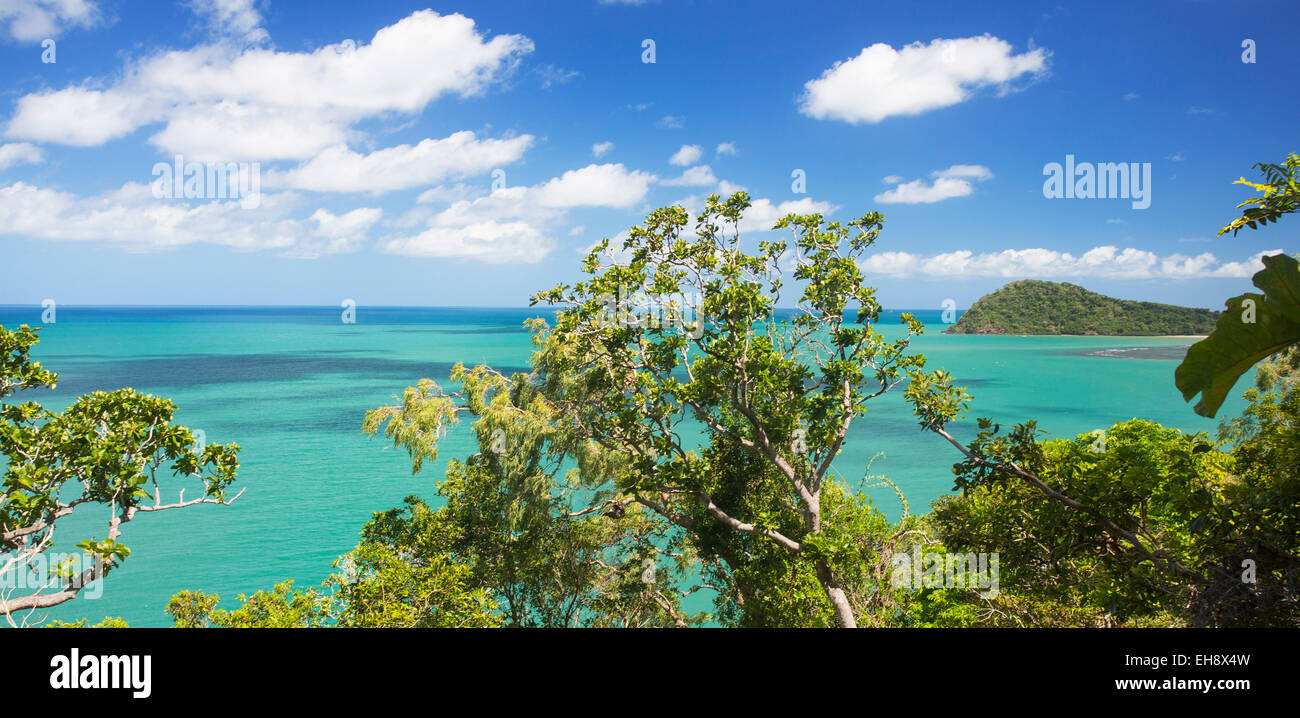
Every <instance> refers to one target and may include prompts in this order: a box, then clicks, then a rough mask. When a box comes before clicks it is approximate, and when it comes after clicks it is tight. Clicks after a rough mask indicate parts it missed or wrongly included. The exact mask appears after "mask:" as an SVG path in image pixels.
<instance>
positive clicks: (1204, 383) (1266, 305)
mask: <svg viewBox="0 0 1300 718" xmlns="http://www.w3.org/2000/svg"><path fill="white" fill-rule="evenodd" d="M1263 262H1264V269H1263V270H1262V271H1260V272H1258V273H1256V274H1255V276H1254V277H1253V278H1252V279H1251V281H1252V282H1254V284H1255V286H1256V287H1259V288H1260V289H1262V290H1264V294H1262V295H1260V294H1243V295H1241V296H1240V297H1233V298H1232V299H1229V300H1228V301H1227V305H1228V310H1227V311H1226V312H1224V313H1223V315H1222V316H1220V317H1219V322H1218V324H1217V326H1215V328H1214V331H1213V332H1211V333H1210V335H1209V336H1208V337H1206V338H1205V339H1202V340H1201V341H1199V342H1197V343H1196V344H1193V345H1192V346H1191V348H1190V349H1188V350H1187V356H1186V357H1185V358H1184V359H1183V363H1182V364H1179V365H1178V369H1177V370H1176V371H1175V372H1174V383H1175V384H1176V385H1177V386H1178V389H1179V391H1181V392H1182V393H1183V399H1184V400H1185V401H1191V399H1192V397H1194V396H1196V395H1197V394H1200V395H1201V401H1200V402H1198V403H1197V404H1196V407H1195V411H1196V413H1197V414H1200V415H1201V416H1207V417H1213V416H1214V415H1215V413H1216V412H1218V410H1219V407H1220V406H1222V405H1223V400H1224V399H1225V398H1226V397H1227V396H1228V392H1229V391H1230V390H1231V389H1232V387H1233V385H1234V384H1236V383H1237V380H1238V379H1239V378H1241V375H1242V374H1245V373H1246V372H1247V371H1249V370H1250V368H1251V367H1253V366H1254V365H1255V364H1256V363H1257V362H1259V361H1261V360H1263V359H1267V358H1268V357H1270V356H1272V355H1273V354H1275V353H1277V352H1279V351H1282V350H1283V349H1285V348H1287V347H1289V346H1291V345H1293V344H1297V343H1300V265H1298V264H1297V262H1296V260H1295V258H1293V257H1288V256H1287V255H1285V254H1279V255H1275V256H1272V257H1264V258H1263ZM1248 302H1249V303H1248ZM1252 319H1253V321H1251V320H1252Z"/></svg>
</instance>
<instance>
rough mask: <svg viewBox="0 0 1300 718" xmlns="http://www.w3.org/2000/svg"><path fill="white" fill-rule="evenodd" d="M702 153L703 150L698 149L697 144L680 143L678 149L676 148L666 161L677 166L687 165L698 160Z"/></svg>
mask: <svg viewBox="0 0 1300 718" xmlns="http://www.w3.org/2000/svg"><path fill="white" fill-rule="evenodd" d="M702 154H704V151H703V150H702V149H700V146H699V145H682V148H681V149H680V150H677V152H675V153H673V156H672V157H669V158H668V163H669V164H674V165H677V166H678V167H688V166H690V165H693V164H695V163H696V162H699V161H700V155H702Z"/></svg>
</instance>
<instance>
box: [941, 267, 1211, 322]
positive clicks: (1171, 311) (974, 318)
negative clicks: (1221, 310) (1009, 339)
mask: <svg viewBox="0 0 1300 718" xmlns="http://www.w3.org/2000/svg"><path fill="white" fill-rule="evenodd" d="M1217 316H1218V313H1217V312H1213V311H1210V310H1208V309H1195V308H1192V307H1176V306H1173V305H1170V304H1156V303H1154V302H1134V301H1129V300H1125V299H1114V298H1112V297H1107V296H1105V295H1104V294H1097V293H1096V292H1090V291H1088V290H1086V289H1084V288H1083V287H1079V286H1076V285H1073V284H1067V283H1064V282H1044V281H1040V280H1036V279H1022V280H1020V281H1017V282H1012V283H1010V284H1008V285H1006V286H1004V287H1002V288H1001V289H999V290H997V291H996V292H993V293H992V294H986V295H985V296H983V297H980V298H979V299H978V300H976V302H975V303H974V304H972V305H971V307H970V309H968V310H966V312H965V313H964V314H962V316H961V318H960V319H958V320H957V322H956V323H955V324H953V325H952V326H951V327H949V328H948V329H947V330H946V332H947V333H948V334H1099V335H1106V336H1150V335H1164V334H1205V333H1207V332H1209V331H1210V330H1211V329H1213V328H1214V321H1215V318H1216V317H1217Z"/></svg>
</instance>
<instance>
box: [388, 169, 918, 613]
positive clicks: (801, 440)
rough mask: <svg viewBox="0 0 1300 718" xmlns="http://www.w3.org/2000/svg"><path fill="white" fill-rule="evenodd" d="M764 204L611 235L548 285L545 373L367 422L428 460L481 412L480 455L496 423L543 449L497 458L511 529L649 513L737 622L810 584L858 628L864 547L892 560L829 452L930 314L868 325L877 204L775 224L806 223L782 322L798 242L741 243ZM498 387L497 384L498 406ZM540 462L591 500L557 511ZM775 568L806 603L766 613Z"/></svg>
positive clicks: (896, 378)
mask: <svg viewBox="0 0 1300 718" xmlns="http://www.w3.org/2000/svg"><path fill="white" fill-rule="evenodd" d="M749 206H750V203H749V197H748V195H746V194H745V193H743V192H741V193H736V194H734V195H732V196H731V197H730V198H729V199H727V200H725V201H723V200H721V199H720V198H719V197H718V196H716V195H714V196H711V197H709V198H708V200H707V204H706V206H705V208H704V211H703V212H702V213H700V214H699V215H698V216H697V217H696V221H695V223H694V227H693V230H692V229H691V228H688V223H689V220H690V218H689V216H688V215H687V213H686V211H685V210H683V209H682V208H680V207H667V208H663V209H659V210H656V211H654V212H652V213H651V214H650V215H649V216H648V217H647V219H646V221H645V222H644V223H643V224H642V225H641V226H638V227H634V228H632V230H631V231H630V232H629V236H628V239H627V241H626V242H625V243H624V245H623V247H622V248H621V251H620V252H618V255H619V256H617V257H616V256H615V255H614V253H611V252H609V241H608V240H606V241H605V243H604V244H603V245H602V246H601V247H600V248H598V249H597V250H595V251H593V252H592V253H591V254H590V255H588V256H587V258H586V259H585V261H584V263H583V268H584V271H585V272H586V273H587V274H589V275H591V278H590V279H588V280H587V281H583V282H579V283H577V284H575V285H572V286H565V285H561V286H558V287H556V288H554V289H552V290H549V291H546V292H542V293H539V294H537V295H536V296H535V297H534V300H533V302H534V304H537V303H548V304H552V305H558V306H560V307H561V309H560V310H559V311H558V312H557V314H556V319H555V326H554V327H553V328H552V327H551V326H549V325H548V324H547V323H546V322H544V321H542V320H536V321H534V322H533V323H532V324H531V326H532V329H533V331H534V341H535V343H536V345H537V347H538V349H537V351H536V353H535V354H534V357H533V371H532V372H531V373H530V374H528V375H516V376H514V377H511V378H509V379H506V378H505V377H501V376H500V375H496V374H495V373H494V372H492V370H490V369H489V368H487V367H479V368H476V369H474V370H472V371H469V372H465V371H460V373H459V375H458V376H457V377H453V378H454V379H457V380H461V381H463V382H464V383H465V390H464V392H463V393H446V392H443V391H442V390H441V389H439V388H437V387H436V385H433V384H432V383H422V384H421V385H420V386H419V387H412V388H410V389H408V390H407V393H406V395H405V397H404V400H403V402H402V404H401V405H400V406H398V407H387V408H383V409H381V410H379V411H380V412H381V413H380V414H376V415H372V416H371V417H369V418H368V420H367V429H368V430H370V431H374V430H376V429H377V428H378V426H379V423H380V422H381V421H382V422H387V423H386V424H385V433H386V435H387V436H389V437H390V438H392V439H393V440H394V441H395V442H396V443H397V444H398V445H400V446H404V447H406V448H407V450H408V451H410V452H411V454H412V458H413V462H414V463H415V467H416V468H417V469H418V467H419V464H420V462H421V461H423V460H424V459H426V458H430V457H432V456H434V455H436V453H435V452H436V446H437V443H438V440H439V439H440V438H441V435H442V429H443V428H444V427H445V425H446V424H447V423H448V422H450V421H451V420H452V419H453V417H454V416H456V415H457V414H458V413H460V412H463V411H467V412H470V413H472V414H474V415H476V416H478V417H480V418H479V419H478V421H477V422H476V425H475V430H476V431H477V432H478V433H479V443H480V447H488V446H490V441H489V440H490V436H491V432H493V431H497V430H499V431H501V432H502V437H504V438H505V439H506V440H508V441H514V440H515V439H516V438H518V439H522V442H523V445H524V446H525V447H530V446H531V447H534V448H533V449H529V450H526V451H524V452H523V453H522V454H519V455H513V454H512V455H511V456H512V457H513V458H511V459H507V462H509V461H514V462H516V465H515V466H514V467H513V468H505V469H501V470H497V469H491V471H494V472H496V474H497V475H498V476H499V477H500V479H501V480H505V481H508V482H513V483H514V484H516V485H517V486H516V488H513V489H512V490H511V491H509V492H507V496H508V497H509V500H510V502H511V506H513V507H516V508H515V509H514V511H515V513H514V514H513V515H512V518H511V521H523V520H524V519H523V517H525V516H527V515H528V508H527V507H528V506H540V507H542V508H541V510H540V511H539V512H538V513H537V516H538V517H539V518H538V520H539V521H541V523H542V524H543V525H550V524H551V522H554V521H555V520H556V518H557V516H559V515H561V514H560V512H561V511H563V514H565V515H568V514H573V515H588V514H592V513H596V512H599V513H602V514H604V515H605V516H606V517H609V518H611V519H615V520H620V521H626V520H627V517H629V516H633V517H637V518H640V517H642V516H650V517H652V518H653V520H654V521H655V522H657V524H658V525H659V528H655V529H653V530H656V531H658V532H659V534H660V536H661V538H660V539H658V540H656V539H653V538H650V537H649V536H648V535H647V537H646V539H644V541H647V542H649V543H650V544H652V545H653V546H654V548H655V550H656V551H657V552H659V553H660V554H661V555H662V554H668V555H670V556H672V557H673V558H675V559H677V560H679V561H680V562H683V563H684V564H688V563H693V564H695V565H697V566H701V567H702V568H703V570H704V573H705V575H706V577H711V578H712V579H714V580H715V582H716V583H717V584H722V585H713V584H710V586H711V587H712V588H715V589H718V590H720V591H723V592H724V593H725V595H726V598H725V599H724V600H723V604H724V605H727V604H728V603H729V602H732V601H734V603H731V604H730V605H731V610H732V613H733V614H735V615H737V616H738V615H739V613H744V612H748V611H749V610H750V608H751V606H752V607H753V610H754V612H753V613H749V616H750V617H751V618H753V619H754V620H755V623H759V624H766V623H768V622H769V621H770V620H771V619H772V615H771V614H772V612H773V611H775V612H776V613H779V614H783V615H784V616H785V617H787V618H788V615H787V614H788V612H789V611H790V610H792V607H793V606H796V605H798V604H799V601H801V600H805V599H807V598H808V594H807V588H808V587H815V588H816V592H817V593H819V594H820V596H821V599H820V600H822V601H824V603H821V604H820V605H821V606H824V607H826V608H827V609H829V614H830V616H832V617H833V621H834V623H835V624H836V625H841V626H856V625H857V624H858V622H859V616H858V613H860V611H861V605H859V607H858V608H857V609H855V600H854V598H855V597H861V596H864V595H867V594H870V593H871V590H872V588H871V587H870V586H860V585H858V584H857V583H856V581H857V579H858V578H859V577H860V575H861V572H860V571H859V570H858V569H857V568H855V567H860V566H862V565H865V564H863V562H862V558H863V556H864V553H863V552H867V554H870V555H872V556H876V557H877V558H878V555H877V554H878V553H879V549H880V538H881V537H882V536H884V535H887V534H888V531H886V530H885V527H886V524H885V523H884V521H883V518H881V517H880V516H879V514H878V513H872V511H873V510H872V509H871V508H870V507H869V505H867V504H864V503H863V501H862V500H861V499H860V497H857V496H856V495H855V494H854V493H853V492H852V491H851V490H850V489H848V488H847V486H846V485H835V486H834V487H833V488H832V484H834V482H836V481H837V475H836V474H835V473H834V472H833V471H832V468H831V464H832V461H833V459H834V458H835V456H836V455H838V454H839V453H840V449H841V447H842V446H843V443H844V441H845V438H846V436H847V435H848V432H849V429H850V427H851V425H852V424H853V421H854V420H855V419H856V418H857V417H858V416H859V415H861V414H862V413H863V412H864V411H865V409H866V403H867V402H868V401H869V400H870V399H872V398H874V397H877V396H880V395H881V394H883V393H885V392H886V391H888V390H889V389H891V388H893V387H894V386H896V385H897V384H898V382H900V381H902V380H903V379H904V378H905V377H906V376H907V374H908V373H909V372H911V371H913V370H915V369H916V368H919V367H921V366H922V365H923V364H924V358H923V357H921V356H913V355H909V354H907V352H906V350H907V347H908V345H909V343H910V340H911V338H912V337H913V336H914V335H916V334H919V333H920V332H921V331H922V326H921V324H920V322H918V321H916V320H915V319H914V318H913V317H911V316H909V315H904V316H903V318H902V321H903V323H904V325H905V326H906V333H905V335H904V336H903V337H902V338H899V339H897V340H895V341H892V342H889V341H886V340H885V339H884V338H883V337H882V336H881V334H880V333H879V332H877V331H876V330H875V329H874V328H873V324H874V323H875V322H876V321H877V319H878V318H879V315H880V312H881V307H880V305H879V303H878V302H877V301H876V299H875V295H874V291H873V290H872V289H870V288H869V287H867V286H865V284H864V282H863V279H864V278H863V275H862V272H861V270H860V269H859V267H858V259H859V258H860V256H861V255H862V253H863V252H864V251H865V250H866V249H867V248H868V247H870V246H871V245H872V244H873V243H874V242H875V240H876V238H877V236H878V235H879V233H880V230H881V227H882V223H883V218H882V217H881V215H879V214H877V213H872V214H868V215H865V216H863V217H861V218H859V219H857V220H854V221H852V222H849V223H847V224H843V225H842V224H840V223H838V222H831V223H827V222H825V221H824V220H823V218H822V217H821V216H820V215H807V216H797V215H790V216H787V217H785V218H782V219H781V220H780V221H778V222H777V223H776V225H775V227H773V229H788V230H790V231H791V232H792V235H793V240H794V246H795V248H797V254H798V258H797V259H796V260H795V267H794V271H793V274H794V278H795V279H796V280H797V282H799V284H800V286H801V287H802V290H801V291H800V292H799V295H798V307H799V308H798V310H797V311H795V312H792V315H793V316H792V317H791V318H788V319H785V318H781V317H780V315H781V312H779V311H778V310H777V308H776V307H777V304H778V302H779V301H780V299H781V296H782V288H783V280H782V274H783V270H784V269H785V268H786V267H785V263H786V262H787V261H788V260H786V259H785V256H786V254H787V249H788V248H789V245H788V244H787V243H786V242H783V241H776V242H768V241H762V242H758V243H757V246H756V247H755V246H753V243H751V244H750V246H748V247H747V246H745V245H743V244H742V241H741V237H740V228H741V225H742V221H743V216H744V213H745V211H746V210H747V209H748V208H749ZM760 229H766V227H760ZM485 382H489V383H491V384H492V385H493V386H496V387H498V389H497V390H494V391H493V393H492V397H491V399H490V400H488V399H487V398H485V396H486V395H485V394H484V392H483V387H484V386H485V385H486V384H485ZM506 386H509V390H508V391H506V390H504V387H506ZM494 453H499V452H492V451H488V450H487V449H486V448H485V449H484V451H483V452H482V453H481V454H480V455H479V456H478V457H476V458H475V460H473V461H472V462H470V463H471V464H472V463H474V462H479V463H480V464H481V465H486V466H488V467H492V466H495V462H498V461H499V459H498V458H494V457H493V455H492V454H494ZM543 457H544V458H545V459H547V460H548V461H550V462H553V465H554V466H556V467H557V469H556V470H558V467H559V466H560V465H561V464H563V463H564V462H565V461H570V462H572V464H573V465H574V466H575V468H576V469H577V471H576V473H575V474H574V475H573V476H572V478H571V480H570V484H571V485H572V486H574V487H575V488H576V489H577V490H578V491H576V493H575V494H573V496H571V498H574V497H576V498H579V499H585V500H586V507H585V508H578V509H577V510H576V511H569V510H562V509H561V508H560V507H557V506H556V505H555V504H554V503H553V502H550V501H549V499H546V498H545V496H546V495H547V492H545V491H541V490H539V489H538V488H537V487H534V488H528V482H530V481H535V479H536V477H538V476H539V474H538V472H537V471H536V470H535V468H534V467H533V465H534V464H536V463H537V462H538V461H539V460H540V459H541V458H543ZM740 467H744V468H743V469H742V468H740ZM453 468H454V470H458V469H455V467H453ZM550 475H554V472H552V473H551V474H550ZM728 477H730V478H728ZM539 486H540V485H539ZM584 492H585V493H584ZM832 498H833V502H832V503H833V504H834V506H835V507H836V509H837V512H836V514H835V518H834V519H832V518H831V516H830V515H828V511H827V509H828V501H831V499H832ZM489 505H491V504H490V502H489ZM851 507H854V508H852V509H851ZM839 509H843V510H842V511H841V510H839ZM643 512H644V513H643ZM524 523H526V521H524ZM511 526H512V531H515V530H517V529H514V528H513V526H514V525H513V524H512V525H511ZM868 526H869V527H871V532H874V534H872V533H871V532H868V531H867V528H866V527H868ZM623 531H626V529H620V530H619V531H618V532H616V533H620V532H623ZM638 532H640V531H639V530H638V531H633V533H638ZM855 532H856V533H855ZM876 534H879V535H876ZM753 542H757V544H754V543H753ZM751 549H752V550H751ZM873 552H874V553H873ZM787 569H790V571H788V572H787ZM776 572H779V573H780V575H782V576H785V575H789V576H791V578H790V581H791V583H787V584H784V586H785V587H796V586H799V587H801V588H799V589H798V590H799V596H800V597H802V598H799V599H796V600H795V601H792V602H790V603H788V604H786V605H785V607H784V608H780V609H777V608H775V607H776V606H777V605H778V604H769V605H768V606H767V607H766V608H760V607H761V606H762V604H763V601H762V600H759V599H758V598H757V596H758V593H759V583H761V581H762V579H761V577H762V576H764V575H766V576H771V575H774V574H775V573H776ZM849 575H851V576H852V579H853V581H854V584H853V585H846V576H849ZM773 588H776V589H778V590H779V589H780V588H781V584H778V585H776V586H763V587H762V590H763V591H766V593H765V594H764V596H765V597H772V596H774V594H773V593H772V589H773ZM687 592H689V589H688V591H687ZM814 595H816V594H814ZM664 597H667V595H666V594H665V596H664ZM778 603H779V601H778ZM859 603H861V602H859ZM741 605H743V606H744V609H739V610H738V609H737V607H738V606H741ZM804 613H805V615H807V612H804ZM813 613H814V616H815V615H816V613H817V612H816V611H814V612H813ZM764 615H767V616H768V617H767V618H762V616H764Z"/></svg>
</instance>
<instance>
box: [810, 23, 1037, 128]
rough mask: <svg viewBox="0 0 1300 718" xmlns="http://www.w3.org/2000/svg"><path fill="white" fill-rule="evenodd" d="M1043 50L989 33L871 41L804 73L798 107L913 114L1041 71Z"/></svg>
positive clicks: (844, 116) (867, 115)
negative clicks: (817, 73) (812, 75)
mask: <svg viewBox="0 0 1300 718" xmlns="http://www.w3.org/2000/svg"><path fill="white" fill-rule="evenodd" d="M1048 57H1049V53H1048V52H1047V51H1046V50H1045V49H1043V48H1036V49H1032V50H1029V51H1028V52H1024V53H1020V54H1016V53H1015V52H1014V51H1013V49H1012V47H1011V44H1010V43H1008V42H1006V41H1004V40H1000V39H998V38H996V37H993V36H991V35H983V36H979V37H967V38H960V39H954V40H945V39H935V40H932V41H931V42H930V44H928V45H926V44H922V43H920V42H915V43H912V44H911V45H907V46H905V47H903V48H902V49H900V50H895V49H894V48H892V47H890V46H889V45H886V44H884V43H877V44H875V45H872V46H870V47H867V48H864V49H863V50H862V52H861V53H859V54H858V55H857V56H856V57H852V58H849V59H848V60H843V61H841V62H837V63H835V64H834V65H833V66H831V67H830V68H829V69H827V70H826V71H825V72H823V73H822V75H821V77H819V78H817V79H815V80H810V81H808V82H807V83H806V84H805V85H804V89H805V91H804V94H803V96H802V97H801V98H800V107H799V109H800V111H801V112H803V113H804V114H806V115H808V116H810V117H815V118H817V119H830V120H843V121H845V122H850V123H853V124H858V123H862V122H869V123H875V122H880V121H881V120H883V119H885V118H887V117H892V116H898V115H918V114H921V113H923V112H927V111H929V110H934V109H938V108H940V107H948V106H950V105H955V104H958V103H960V102H963V101H965V100H967V99H969V98H970V97H971V96H972V95H973V93H974V92H975V91H976V90H978V89H980V88H983V87H994V88H996V90H997V91H998V92H999V93H1007V92H1010V91H1011V90H1012V89H1013V85H1012V83H1013V82H1014V81H1015V80H1018V79H1021V78H1025V77H1034V76H1037V75H1040V74H1042V73H1044V72H1045V71H1046V70H1047V59H1048Z"/></svg>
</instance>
